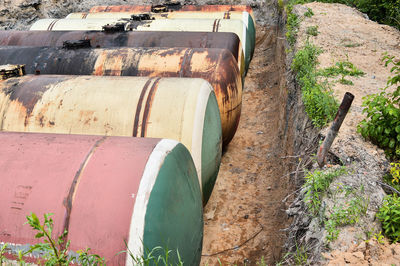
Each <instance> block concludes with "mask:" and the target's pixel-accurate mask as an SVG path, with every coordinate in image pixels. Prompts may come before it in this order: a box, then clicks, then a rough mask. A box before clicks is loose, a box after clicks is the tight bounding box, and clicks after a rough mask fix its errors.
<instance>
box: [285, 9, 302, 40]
mask: <svg viewBox="0 0 400 266" xmlns="http://www.w3.org/2000/svg"><path fill="white" fill-rule="evenodd" d="M287 14H288V15H287V21H286V39H287V41H288V43H289V45H291V46H293V45H294V44H295V43H296V37H297V33H298V31H299V25H300V20H299V17H298V16H297V15H296V14H294V13H293V12H292V6H288V7H287Z"/></svg>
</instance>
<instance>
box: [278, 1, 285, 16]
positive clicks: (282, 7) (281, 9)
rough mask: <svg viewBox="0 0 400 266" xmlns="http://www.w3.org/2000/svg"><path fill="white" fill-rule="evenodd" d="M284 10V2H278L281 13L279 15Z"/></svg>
mask: <svg viewBox="0 0 400 266" xmlns="http://www.w3.org/2000/svg"><path fill="white" fill-rule="evenodd" d="M284 8H285V3H284V2H283V0H278V11H279V13H281V12H282V11H283V9H284Z"/></svg>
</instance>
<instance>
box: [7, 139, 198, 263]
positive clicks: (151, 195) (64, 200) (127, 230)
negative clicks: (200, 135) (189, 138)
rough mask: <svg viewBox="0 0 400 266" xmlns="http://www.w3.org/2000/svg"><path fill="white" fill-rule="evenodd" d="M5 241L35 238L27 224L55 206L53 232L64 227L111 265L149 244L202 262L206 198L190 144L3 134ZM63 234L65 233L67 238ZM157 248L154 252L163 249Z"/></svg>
mask: <svg viewBox="0 0 400 266" xmlns="http://www.w3.org/2000/svg"><path fill="white" fill-rule="evenodd" d="M0 143H1V145H0V173H1V184H2V185H1V186H0V224H1V234H0V243H8V248H9V249H11V251H13V252H17V251H18V250H24V251H27V250H28V249H29V246H30V245H33V244H36V243H38V240H37V239H36V238H35V234H36V232H34V231H33V230H32V228H31V227H30V226H29V225H26V224H25V222H26V215H29V214H30V212H33V213H35V214H37V215H38V217H39V219H40V220H41V221H43V214H45V213H53V214H54V215H53V216H52V219H53V220H54V228H53V234H54V235H53V237H56V236H59V235H61V234H62V233H63V232H64V230H67V232H68V234H67V239H68V240H70V241H71V245H70V250H71V251H72V254H73V252H74V251H75V252H76V251H78V250H85V249H86V248H90V249H91V250H90V252H93V253H96V254H99V255H100V256H104V257H105V258H106V260H107V261H106V262H107V264H110V265H124V264H127V265H133V262H132V261H131V260H130V258H129V256H128V255H127V254H126V253H122V254H119V255H117V253H118V252H120V251H124V250H126V246H125V243H124V241H126V243H127V245H128V248H129V249H130V250H131V252H133V254H135V255H136V256H141V255H142V254H143V250H144V248H148V249H150V250H151V249H152V248H154V247H157V246H161V247H166V246H168V248H169V249H170V250H172V252H171V253H170V259H171V262H172V263H174V262H177V255H176V250H178V251H179V254H180V256H181V257H182V259H183V261H185V264H186V263H187V264H188V265H198V264H199V263H200V258H201V247H202V238H203V221H202V203H201V193H200V187H199V184H198V182H197V175H196V170H195V167H194V165H193V161H192V158H191V156H190V154H189V152H188V151H187V149H186V148H185V147H184V146H183V145H182V144H180V143H178V142H177V141H174V140H166V139H162V140H160V139H146V138H127V137H106V136H82V135H59V134H29V133H5V132H2V133H0ZM67 239H66V240H67ZM158 254H159V252H157V254H153V255H156V256H157V255H158Z"/></svg>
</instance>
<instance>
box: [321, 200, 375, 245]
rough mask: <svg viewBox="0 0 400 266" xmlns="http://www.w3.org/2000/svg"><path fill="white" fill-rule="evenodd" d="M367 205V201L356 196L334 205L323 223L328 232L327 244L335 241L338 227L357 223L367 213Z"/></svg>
mask: <svg viewBox="0 0 400 266" xmlns="http://www.w3.org/2000/svg"><path fill="white" fill-rule="evenodd" d="M368 205H369V199H366V198H364V197H363V196H361V195H357V194H356V195H355V196H353V197H350V198H349V200H346V201H345V203H344V204H338V205H335V206H334V207H333V209H332V212H331V214H330V216H328V217H327V221H326V222H325V229H326V230H327V232H328V234H327V236H326V240H327V241H328V242H329V241H333V240H336V239H337V237H338V235H339V232H340V229H339V227H340V226H345V225H353V224H356V223H358V222H359V220H360V218H361V216H362V215H365V214H366V213H367V210H368Z"/></svg>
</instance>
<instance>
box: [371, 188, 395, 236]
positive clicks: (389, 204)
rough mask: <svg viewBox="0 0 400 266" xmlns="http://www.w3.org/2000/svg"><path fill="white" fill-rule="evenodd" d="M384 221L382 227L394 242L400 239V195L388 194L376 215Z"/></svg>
mask: <svg viewBox="0 0 400 266" xmlns="http://www.w3.org/2000/svg"><path fill="white" fill-rule="evenodd" d="M376 216H377V217H378V219H379V220H380V221H381V222H382V228H383V231H384V233H385V235H386V236H387V237H389V238H390V239H391V240H392V241H393V242H399V241H400V197H399V196H397V195H396V194H393V195H388V196H386V197H385V199H384V201H383V205H382V207H381V208H380V209H379V212H378V213H377V215H376Z"/></svg>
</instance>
